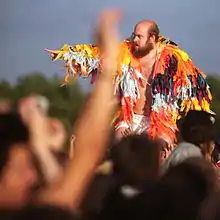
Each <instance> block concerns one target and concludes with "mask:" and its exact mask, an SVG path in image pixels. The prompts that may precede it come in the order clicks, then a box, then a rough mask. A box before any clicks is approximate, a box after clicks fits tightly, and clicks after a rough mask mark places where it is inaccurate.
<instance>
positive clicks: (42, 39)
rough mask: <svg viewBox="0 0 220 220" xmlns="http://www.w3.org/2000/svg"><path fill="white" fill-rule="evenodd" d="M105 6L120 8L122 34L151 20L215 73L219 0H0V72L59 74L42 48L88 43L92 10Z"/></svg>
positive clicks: (5, 74) (6, 75)
mask: <svg viewBox="0 0 220 220" xmlns="http://www.w3.org/2000/svg"><path fill="white" fill-rule="evenodd" d="M108 7H111V8H112V7H114V8H120V9H121V10H122V11H123V13H124V18H123V21H122V23H121V24H120V33H121V38H122V39H123V38H125V37H127V36H130V34H131V33H132V29H133V27H134V25H135V23H137V22H138V21H140V20H143V19H150V20H155V21H156V22H157V23H158V24H159V27H160V30H161V33H162V34H163V35H165V36H166V37H168V38H170V39H172V40H173V41H175V42H177V43H179V45H180V46H181V48H182V49H184V50H185V51H186V52H188V53H189V54H190V56H191V58H192V59H193V61H194V63H195V64H196V65H197V66H199V67H200V68H201V69H203V70H204V72H207V73H213V74H217V75H219V76H220V70H219V63H220V56H219V51H220V44H219V43H218V42H219V36H220V15H218V13H219V8H220V1H219V0H209V1H208V0H184V1H180V0H157V1H154V0H82V1H78V0H0V48H1V53H0V54H1V55H0V56H1V57H0V67H1V73H0V77H1V78H5V79H8V80H13V79H15V78H16V77H18V76H20V75H22V74H27V73H30V72H34V71H39V72H42V73H44V74H46V75H48V76H51V75H53V74H54V73H57V74H59V75H60V76H62V75H63V76H64V75H65V72H64V71H63V70H62V68H61V66H62V65H61V62H56V63H55V62H54V63H52V62H51V60H50V58H49V56H48V54H47V53H46V52H44V48H51V49H54V48H59V47H60V46H62V44H64V43H68V44H79V43H91V42H92V30H93V27H94V24H95V23H96V21H97V19H98V15H99V13H100V11H101V10H102V9H105V8H108ZM82 84H83V86H84V87H86V86H87V84H86V83H85V82H83V83H82Z"/></svg>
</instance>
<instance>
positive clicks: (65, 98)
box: [0, 73, 85, 131]
mask: <svg viewBox="0 0 220 220" xmlns="http://www.w3.org/2000/svg"><path fill="white" fill-rule="evenodd" d="M61 81H62V79H60V78H59V77H57V76H53V77H51V78H47V77H45V76H44V75H43V74H42V73H30V74H28V75H24V76H21V77H19V78H18V79H17V81H16V83H15V84H14V85H12V84H10V83H8V82H7V81H1V82H0V99H9V100H10V101H12V103H13V104H16V103H17V102H18V100H19V99H20V98H22V97H24V96H27V95H30V94H40V95H43V96H46V97H47V98H48V99H49V101H50V111H49V114H50V115H51V116H54V117H57V118H59V119H60V120H61V121H62V122H63V123H64V125H65V127H66V129H67V130H68V131H70V130H71V128H72V124H73V123H74V121H75V119H76V117H77V114H78V112H79V109H80V108H81V106H82V104H83V102H84V98H85V94H84V93H83V91H82V90H81V87H80V85H79V84H78V83H77V82H75V83H72V84H71V85H68V86H66V87H60V86H59V85H60V82H61Z"/></svg>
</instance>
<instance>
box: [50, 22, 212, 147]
mask: <svg viewBox="0 0 220 220" xmlns="http://www.w3.org/2000/svg"><path fill="white" fill-rule="evenodd" d="M46 51H48V52H50V53H51V57H52V59H53V60H57V59H60V58H62V59H63V60H64V63H65V65H66V67H67V74H66V77H65V81H64V84H67V83H68V82H69V81H68V77H69V76H70V75H72V76H73V80H74V79H75V78H76V76H80V77H88V76H90V75H92V81H94V77H95V76H96V72H97V69H99V68H100V66H102V62H103V60H101V59H100V51H99V48H98V47H97V46H96V45H85V44H79V45H75V46H71V45H64V46H63V47H62V48H61V50H48V49H47V50H46ZM113 82H114V84H115V94H117V95H118V97H119V99H120V103H121V108H120V110H119V112H118V114H117V116H116V119H117V120H118V123H117V124H116V125H115V130H116V138H117V140H120V139H121V138H122V137H123V136H124V135H129V134H131V133H136V134H141V133H143V132H147V133H148V135H150V136H151V137H152V138H159V139H162V140H165V141H166V142H167V143H169V144H170V143H173V142H174V141H175V140H176V131H177V126H176V121H177V119H179V118H180V117H181V116H182V115H185V113H187V112H188V111H189V110H190V109H196V110H205V111H210V109H209V106H210V103H211V99H212V97H211V94H210V91H209V86H208V85H207V83H206V80H205V75H204V74H203V73H202V72H201V71H200V70H199V69H198V68H196V67H195V66H194V65H193V63H192V61H191V59H190V58H189V56H188V55H187V54H186V53H185V52H184V51H182V50H181V49H179V47H178V46H177V45H176V44H175V43H173V42H172V41H169V40H167V39H165V38H164V37H161V36H159V28H158V26H157V24H156V23H155V22H153V21H149V20H146V21H141V22H139V23H138V24H137V25H136V26H135V28H134V32H133V34H132V37H131V38H130V39H129V40H126V41H124V42H123V43H121V44H120V53H119V56H118V72H117V74H116V75H113Z"/></svg>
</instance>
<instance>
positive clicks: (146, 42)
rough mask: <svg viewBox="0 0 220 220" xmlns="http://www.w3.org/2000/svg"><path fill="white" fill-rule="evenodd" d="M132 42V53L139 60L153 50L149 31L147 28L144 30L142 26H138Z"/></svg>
mask: <svg viewBox="0 0 220 220" xmlns="http://www.w3.org/2000/svg"><path fill="white" fill-rule="evenodd" d="M131 42H132V48H131V52H132V54H133V55H134V56H135V57H137V58H141V57H143V56H145V55H147V54H148V53H149V52H150V51H151V50H152V49H153V44H152V40H151V38H150V35H149V30H148V29H147V28H146V27H145V28H143V27H142V25H137V26H136V27H135V29H134V32H133V34H132V38H131Z"/></svg>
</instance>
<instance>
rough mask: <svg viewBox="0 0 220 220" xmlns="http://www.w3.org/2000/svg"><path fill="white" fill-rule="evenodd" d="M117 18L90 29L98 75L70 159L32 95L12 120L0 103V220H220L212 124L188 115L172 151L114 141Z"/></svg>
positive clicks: (60, 133) (137, 139)
mask: <svg viewBox="0 0 220 220" xmlns="http://www.w3.org/2000/svg"><path fill="white" fill-rule="evenodd" d="M119 17H120V13H119V12H115V11H107V12H105V13H103V14H102V15H101V18H100V23H99V24H98V26H97V28H96V30H97V33H96V34H97V35H96V40H97V43H98V44H99V46H100V48H101V50H102V51H105V63H104V65H103V70H102V71H103V73H102V74H100V75H99V77H98V80H97V82H96V85H95V86H94V90H93V92H92V94H91V96H90V97H89V99H88V100H87V102H86V103H85V106H84V108H83V110H82V112H81V114H80V115H79V117H78V119H77V121H76V123H75V125H74V127H73V136H72V137H71V138H70V147H69V154H66V153H65V151H64V149H63V146H64V143H65V141H66V138H67V137H66V133H65V129H64V127H63V125H62V123H61V122H60V121H59V120H57V119H55V118H51V117H49V116H48V115H47V111H46V109H47V104H45V102H44V101H42V100H41V101H39V97H38V96H37V95H31V96H29V97H24V98H23V99H22V100H20V102H19V103H18V106H17V108H16V111H14V110H12V108H11V107H10V103H9V102H2V103H0V138H1V139H0V145H1V148H0V219H62V220H64V219H76V218H77V219H82V220H84V219H85V220H87V219H88V220H99V219H105V220H108V219H109V220H112V219H127V220H128V219H139V220H140V219H149V220H160V219H161V220H162V219H163V220H186V219H187V220H191V219H192V220H197V219H198V220H217V219H220V195H219V186H220V185H219V183H220V182H219V181H220V180H219V174H218V172H219V171H218V169H219V168H218V166H219V163H218V162H219V151H218V143H216V137H215V130H214V122H215V118H214V116H213V115H211V114H210V113H208V112H205V111H189V113H188V114H187V115H186V116H185V117H184V118H182V119H181V120H180V121H179V123H178V127H179V134H177V136H178V139H179V140H178V143H177V144H176V145H175V146H173V145H171V146H170V145H167V144H165V143H164V142H163V141H161V140H157V139H155V140H152V139H150V138H149V137H148V136H147V135H146V134H141V135H135V134H132V135H130V134H129V135H128V136H126V134H125V137H124V138H123V139H122V140H121V141H119V142H115V141H114V138H113V137H114V134H112V133H113V132H112V130H111V127H110V124H111V119H112V115H113V114H114V112H115V110H116V108H117V101H116V100H115V97H114V96H113V85H112V73H114V71H115V70H116V68H117V66H116V63H117V50H118V48H117V45H118V39H117V36H118V35H117V29H116V24H117V21H118V19H119Z"/></svg>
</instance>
